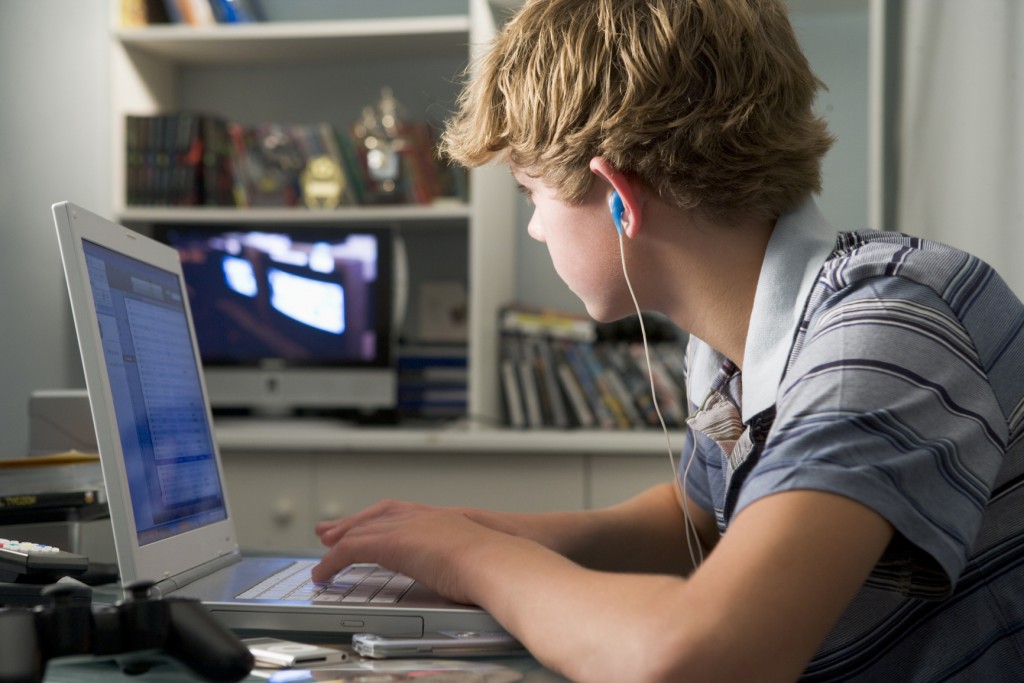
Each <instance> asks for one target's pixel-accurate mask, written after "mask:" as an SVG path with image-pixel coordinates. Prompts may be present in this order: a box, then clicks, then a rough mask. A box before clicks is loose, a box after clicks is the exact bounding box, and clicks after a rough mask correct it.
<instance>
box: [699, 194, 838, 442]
mask: <svg viewBox="0 0 1024 683" xmlns="http://www.w3.org/2000/svg"><path fill="white" fill-rule="evenodd" d="M835 241H836V232H835V230H833V229H832V227H831V226H830V225H829V224H828V221H827V220H825V217H824V216H823V215H822V214H821V212H820V211H819V210H818V206H817V204H816V203H815V202H814V200H813V199H808V200H807V201H806V202H804V203H803V204H802V205H801V206H800V207H798V208H797V209H796V210H794V211H792V212H790V213H787V214H785V215H783V216H781V217H780V218H779V220H778V221H777V222H776V224H775V229H774V230H773V231H772V236H771V238H770V239H769V240H768V248H767V249H766V250H765V255H764V261H763V262H762V264H761V274H760V276H759V277H758V281H757V290H756V292H755V294H754V307H753V310H752V311H751V314H750V326H749V328H748V331H747V343H746V347H745V348H744V351H743V396H742V416H743V422H744V423H746V422H749V420H750V418H752V417H753V416H755V415H757V414H758V413H760V412H762V411H764V410H765V409H767V408H770V407H771V406H772V405H774V404H775V397H776V393H777V391H778V388H779V384H780V383H781V382H782V374H783V372H784V371H785V369H786V363H787V361H788V360H789V353H790V349H791V348H792V345H793V340H794V338H795V335H796V330H797V327H798V326H799V324H800V318H801V317H802V315H803V311H804V307H805V303H806V301H807V298H808V297H809V296H810V294H811V289H812V288H813V287H814V283H815V282H816V281H817V278H818V272H819V271H820V270H821V266H822V265H823V264H824V263H825V259H826V258H828V255H829V254H830V253H832V250H833V249H834V247H835ZM688 355H689V359H688V366H689V372H688V377H689V380H688V382H687V384H688V385H689V386H688V387H687V390H688V392H689V395H690V400H691V401H693V402H694V403H696V404H697V405H698V406H700V405H701V404H702V403H703V401H704V399H705V397H706V396H707V393H708V391H709V390H710V387H711V383H712V381H713V380H714V379H715V376H716V374H717V373H718V371H719V369H720V368H721V366H722V362H723V361H724V358H723V357H722V355H721V354H719V353H718V352H717V351H715V350H714V349H712V348H711V347H710V346H708V345H707V344H705V343H704V342H702V341H700V340H699V339H696V338H694V339H693V343H691V344H690V349H689V354H688Z"/></svg>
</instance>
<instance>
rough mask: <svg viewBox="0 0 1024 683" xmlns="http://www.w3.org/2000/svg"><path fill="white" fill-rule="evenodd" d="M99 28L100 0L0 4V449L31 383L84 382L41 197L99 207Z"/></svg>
mask: <svg viewBox="0 0 1024 683" xmlns="http://www.w3.org/2000/svg"><path fill="white" fill-rule="evenodd" d="M107 27H108V4H107V2H105V1H103V0H88V1H87V2H67V1H66V0H13V1H11V0H5V2H4V3H3V6H2V8H0V160H2V163H0V238H2V241H0V458H10V457H18V456H21V455H24V454H25V453H27V450H28V420H27V417H26V416H27V402H28V397H29V395H30V393H31V392H32V390H33V389H38V388H44V389H52V388H66V387H82V386H84V380H83V379H82V372H81V365H80V360H79V357H78V349H77V342H76V341H75V337H74V330H73V327H72V324H71V316H70V309H69V308H68V304H67V294H66V289H65V285H64V276H63V274H62V271H61V266H60V256H59V254H58V252H57V238H56V234H55V232H54V227H53V218H52V217H51V214H50V206H51V204H53V203H54V202H57V201H61V200H65V199H68V200H72V201H75V202H77V203H79V204H82V205H83V206H86V207H90V208H94V210H96V211H97V212H100V213H109V211H110V199H109V198H110V196H111V193H110V188H109V171H108V169H109V168H110V161H109V159H110V157H109V154H110V149H109V148H110V134H109V122H108V121H107V116H106V112H107V108H108V99H109V98H108V92H109V77H108V68H107V56H106V54H107V52H106V51H107Z"/></svg>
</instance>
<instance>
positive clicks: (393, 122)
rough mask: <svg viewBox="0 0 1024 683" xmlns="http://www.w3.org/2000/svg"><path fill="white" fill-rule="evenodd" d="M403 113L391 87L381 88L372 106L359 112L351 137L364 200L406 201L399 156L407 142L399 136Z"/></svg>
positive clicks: (403, 166) (404, 173) (403, 168)
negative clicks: (363, 185)
mask: <svg viewBox="0 0 1024 683" xmlns="http://www.w3.org/2000/svg"><path fill="white" fill-rule="evenodd" d="M404 122H405V114H404V111H402V108H401V105H400V104H399V103H398V100H396V99H395V96H394V93H392V91H391V88H388V87H385V88H382V89H381V98H380V102H379V103H378V104H377V106H376V107H366V108H365V109H363V114H362V117H361V118H360V119H359V121H358V122H357V123H356V124H355V125H354V126H353V127H352V137H353V139H354V142H355V146H356V152H357V155H358V157H359V162H360V166H361V167H362V168H361V170H362V175H363V179H364V184H365V187H364V201H365V202H367V203H369V204H393V203H400V202H405V201H408V184H409V182H410V179H409V178H408V177H407V175H408V171H407V164H406V163H405V162H404V160H403V156H404V155H406V154H407V152H408V149H409V141H408V140H407V139H406V138H405V136H404V134H403V129H404V125H403V124H404Z"/></svg>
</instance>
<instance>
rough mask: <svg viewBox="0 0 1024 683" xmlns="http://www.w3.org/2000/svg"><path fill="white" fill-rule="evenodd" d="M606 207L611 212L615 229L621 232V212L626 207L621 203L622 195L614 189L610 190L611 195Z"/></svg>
mask: <svg viewBox="0 0 1024 683" xmlns="http://www.w3.org/2000/svg"><path fill="white" fill-rule="evenodd" d="M608 208H609V209H610V210H611V212H612V220H613V221H615V229H616V230H618V231H619V234H620V235H621V234H622V212H623V211H625V210H626V207H625V206H623V205H622V197H620V196H619V193H618V192H617V191H615V190H612V196H611V197H609V198H608Z"/></svg>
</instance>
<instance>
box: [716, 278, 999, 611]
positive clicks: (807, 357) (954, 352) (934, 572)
mask: <svg viewBox="0 0 1024 683" xmlns="http://www.w3.org/2000/svg"><path fill="white" fill-rule="evenodd" d="M776 410H777V413H776V419H775V424H774V427H773V429H772V431H771V433H770V435H769V437H768V440H767V441H766V443H765V448H764V451H763V452H762V454H761V457H760V460H759V461H758V463H757V464H756V465H755V466H754V468H753V469H752V471H751V473H750V476H749V477H748V479H747V480H746V481H745V482H744V484H743V488H742V489H741V492H740V496H739V500H738V504H737V508H736V513H737V514H739V513H740V511H741V510H742V509H743V508H744V507H746V506H747V505H749V504H750V503H752V502H754V501H756V500H758V499H760V498H762V497H764V496H767V495H770V494H773V493H778V492H782V491H790V490H798V489H804V490H808V489H811V490H818V491H826V492H831V493H835V494H838V495H842V496H845V497H848V498H851V499H853V500H856V501H859V502H860V503H862V504H864V505H866V506H868V507H870V508H871V509H873V510H875V511H876V512H877V513H879V514H880V515H882V516H883V517H884V518H885V519H887V520H888V521H889V522H890V523H891V524H892V525H893V527H894V528H895V530H896V532H897V533H896V537H895V538H894V541H893V542H892V544H891V545H890V547H889V549H888V550H887V552H886V555H885V556H884V557H883V561H882V562H881V563H880V565H879V567H878V568H877V569H876V571H875V575H873V578H872V580H873V581H874V582H875V583H876V584H885V585H886V586H888V587H890V588H893V589H896V590H900V591H901V592H904V593H906V594H912V595H918V596H922V597H924V596H928V597H941V596H944V595H948V594H949V593H950V592H951V591H952V589H953V587H954V586H955V584H956V580H957V577H958V576H959V575H960V573H961V571H962V570H963V568H964V566H965V564H966V562H967V559H968V557H969V555H970V550H971V546H972V544H973V542H974V538H975V537H976V535H977V532H978V529H979V526H980V523H981V519H982V516H983V514H984V509H985V506H986V504H987V501H988V498H989V496H990V493H991V488H992V485H993V482H994V480H995V478H996V476H997V474H998V471H999V467H1000V464H1001V461H1002V454H1003V452H1004V449H1005V447H1006V439H1007V427H1006V420H1005V417H1004V415H1003V413H1002V411H1001V410H1000V408H999V405H998V402H997V401H996V399H995V396H994V394H993V392H992V389H991V385H990V383H989V381H988V377H987V375H986V373H985V369H984V368H983V367H982V366H981V363H980V362H979V360H978V354H977V352H976V350H975V346H974V344H973V342H972V340H971V339H970V337H969V335H968V334H967V333H966V331H965V330H964V327H963V325H962V324H960V322H959V321H957V319H956V318H955V317H954V316H953V314H952V312H951V310H950V308H949V307H948V306H947V305H946V304H945V303H944V302H943V301H942V300H941V299H940V298H939V297H938V296H937V295H936V294H935V293H934V292H932V291H931V290H930V289H927V288H926V287H923V286H921V285H918V284H915V283H913V282H909V281H906V280H903V279H901V278H897V277H885V278H874V279H871V280H868V281H867V282H865V283H860V284H857V285H852V286H850V287H848V288H846V289H844V290H842V291H840V292H838V293H836V294H834V295H833V296H832V297H830V299H829V301H827V302H826V303H825V304H824V305H822V306H821V307H820V308H819V309H818V311H817V312H816V313H815V315H814V317H813V318H812V319H811V321H810V325H809V327H808V329H807V331H806V335H805V336H804V342H803V345H802V347H801V348H800V350H799V352H798V353H797V355H796V356H795V358H791V360H790V366H789V368H788V369H787V372H786V376H785V377H784V379H783V382H782V384H781V386H780V388H779V394H778V397H777V402H776Z"/></svg>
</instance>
